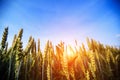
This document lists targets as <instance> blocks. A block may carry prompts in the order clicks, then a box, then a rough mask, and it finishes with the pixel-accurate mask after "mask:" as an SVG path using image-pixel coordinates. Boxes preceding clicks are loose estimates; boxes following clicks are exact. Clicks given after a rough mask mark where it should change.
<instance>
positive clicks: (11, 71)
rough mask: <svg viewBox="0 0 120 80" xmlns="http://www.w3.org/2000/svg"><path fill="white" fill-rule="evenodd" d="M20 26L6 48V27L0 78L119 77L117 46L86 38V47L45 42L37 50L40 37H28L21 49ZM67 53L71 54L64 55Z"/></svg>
mask: <svg viewBox="0 0 120 80" xmlns="http://www.w3.org/2000/svg"><path fill="white" fill-rule="evenodd" d="M22 34H23V29H21V30H20V31H19V32H18V34H17V35H14V38H13V42H12V45H11V46H10V47H8V42H7V37H8V36H9V35H8V27H7V28H5V29H4V32H3V36H2V41H1V44H0V80H120V76H119V74H120V48H118V47H114V46H109V45H104V44H102V43H100V42H97V41H95V40H94V39H89V38H87V39H86V41H87V47H88V49H86V47H85V45H84V44H82V45H79V44H77V42H76V47H73V46H65V45H64V42H60V43H59V44H57V45H56V46H53V45H52V42H51V41H47V42H46V45H45V49H44V51H41V47H40V40H39V39H38V41H35V40H34V38H33V37H30V38H29V40H28V43H27V45H26V47H25V48H23V43H22ZM68 52H70V53H72V55H68Z"/></svg>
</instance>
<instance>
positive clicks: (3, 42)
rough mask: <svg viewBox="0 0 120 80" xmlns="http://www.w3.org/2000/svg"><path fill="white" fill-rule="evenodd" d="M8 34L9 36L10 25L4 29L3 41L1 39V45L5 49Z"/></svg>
mask: <svg viewBox="0 0 120 80" xmlns="http://www.w3.org/2000/svg"><path fill="white" fill-rule="evenodd" d="M7 36H8V27H6V28H5V29H4V32H3V36H2V41H1V47H2V48H3V49H4V48H5V45H6V41H7Z"/></svg>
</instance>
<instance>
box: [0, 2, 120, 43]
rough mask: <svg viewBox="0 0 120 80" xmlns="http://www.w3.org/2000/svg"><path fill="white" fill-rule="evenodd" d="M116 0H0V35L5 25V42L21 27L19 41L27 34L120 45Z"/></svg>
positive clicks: (119, 16)
mask: <svg viewBox="0 0 120 80" xmlns="http://www.w3.org/2000/svg"><path fill="white" fill-rule="evenodd" d="M119 3H120V2H119V1H117V0H6V1H5V0H1V3H0V17H1V19H0V38H1V36H2V32H3V30H4V27H6V26H9V35H8V42H9V43H10V44H11V42H12V39H13V37H14V34H16V33H18V31H19V29H20V28H23V29H24V34H23V39H22V40H23V42H24V45H25V44H26V42H27V40H28V38H29V36H31V35H32V36H33V37H34V38H35V39H36V40H37V39H38V38H40V40H41V43H42V44H41V45H44V44H45V42H46V41H47V40H50V41H52V42H53V43H54V44H57V43H59V41H61V40H62V41H64V42H65V43H67V44H73V43H74V40H77V41H78V42H80V43H81V42H85V40H86V37H89V38H93V39H95V40H97V41H100V42H101V43H104V44H109V45H120V15H119V14H120V6H119Z"/></svg>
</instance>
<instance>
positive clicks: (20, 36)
mask: <svg viewBox="0 0 120 80" xmlns="http://www.w3.org/2000/svg"><path fill="white" fill-rule="evenodd" d="M22 34H23V29H20V31H19V33H18V36H17V38H20V40H21V39H22Z"/></svg>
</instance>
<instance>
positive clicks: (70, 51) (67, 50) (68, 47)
mask: <svg viewBox="0 0 120 80" xmlns="http://www.w3.org/2000/svg"><path fill="white" fill-rule="evenodd" d="M66 54H67V55H68V56H69V57H72V56H74V55H75V52H74V49H73V48H72V47H71V46H69V45H68V46H67V48H66Z"/></svg>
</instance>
